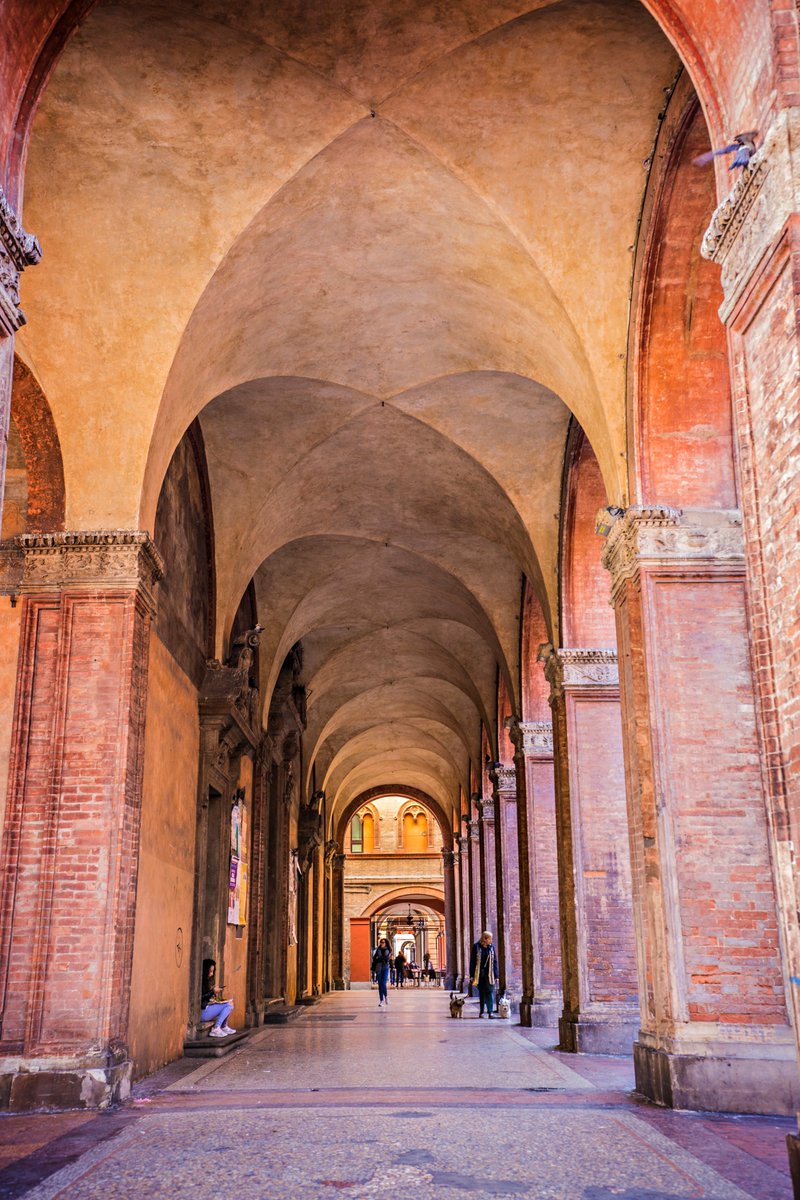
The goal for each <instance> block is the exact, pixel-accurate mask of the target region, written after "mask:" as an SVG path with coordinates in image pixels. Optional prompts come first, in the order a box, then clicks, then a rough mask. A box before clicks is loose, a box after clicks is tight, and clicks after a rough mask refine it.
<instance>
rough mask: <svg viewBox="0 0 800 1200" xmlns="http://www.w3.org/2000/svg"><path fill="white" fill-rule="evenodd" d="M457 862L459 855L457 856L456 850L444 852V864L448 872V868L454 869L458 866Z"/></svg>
mask: <svg viewBox="0 0 800 1200" xmlns="http://www.w3.org/2000/svg"><path fill="white" fill-rule="evenodd" d="M457 860H458V855H457V854H456V852H455V850H443V851H442V863H443V865H444V869H445V870H447V869H448V867H449V868H451V869H452V868H453V867H454V866H455V865H456V862H457Z"/></svg>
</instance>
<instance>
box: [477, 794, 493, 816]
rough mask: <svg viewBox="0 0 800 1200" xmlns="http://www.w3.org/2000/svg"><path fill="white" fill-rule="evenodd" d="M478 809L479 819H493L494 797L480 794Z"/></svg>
mask: <svg viewBox="0 0 800 1200" xmlns="http://www.w3.org/2000/svg"><path fill="white" fill-rule="evenodd" d="M480 810H481V820H482V821H493V820H494V797H493V796H489V797H488V798H487V797H486V796H481V799H480Z"/></svg>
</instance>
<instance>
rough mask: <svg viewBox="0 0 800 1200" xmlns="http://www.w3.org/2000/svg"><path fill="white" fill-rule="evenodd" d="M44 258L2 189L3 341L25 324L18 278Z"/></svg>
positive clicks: (0, 302)
mask: <svg viewBox="0 0 800 1200" xmlns="http://www.w3.org/2000/svg"><path fill="white" fill-rule="evenodd" d="M41 257H42V247H41V246H40V245H39V242H38V241H37V239H36V238H35V237H34V236H33V234H32V233H26V232H25V230H24V229H23V228H22V223H21V221H20V219H19V217H18V216H17V214H16V213H15V212H14V209H13V208H12V207H11V205H10V204H9V202H8V198H7V197H6V194H5V192H4V191H3V189H2V188H0V337H12V336H13V335H14V334H15V333H16V331H17V330H18V329H20V328H21V326H23V325H24V324H25V314H24V312H23V311H22V309H21V308H20V306H19V277H20V275H21V274H22V272H23V271H24V270H25V268H26V267H33V266H35V265H36V263H38V262H39V260H40V259H41Z"/></svg>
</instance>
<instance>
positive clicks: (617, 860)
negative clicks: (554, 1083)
mask: <svg viewBox="0 0 800 1200" xmlns="http://www.w3.org/2000/svg"><path fill="white" fill-rule="evenodd" d="M545 675H546V677H547V679H548V681H549V683H550V704H551V708H552V711H553V743H554V746H553V748H554V762H555V780H556V826H557V836H558V842H557V845H558V867H559V897H560V911H561V940H562V951H561V952H562V978H563V989H564V1010H563V1015H562V1017H561V1020H560V1022H559V1031H560V1041H561V1047H562V1049H564V1050H569V1051H581V1050H585V1051H589V1052H594V1053H601V1054H621V1053H625V1052H627V1051H629V1050H630V1048H631V1046H632V1044H633V1040H634V1037H635V1034H636V1027H637V1017H638V1008H637V1000H636V962H635V953H634V939H633V923H632V914H631V875H630V859H629V852H628V839H627V828H626V813H625V781H624V771H623V756H622V731H621V726H620V709H619V682H618V673H617V656H616V654H615V652H614V651H612V650H600V649H597V650H595V649H563V650H558V651H555V650H552V648H551V650H550V653H549V656H548V657H547V658H546V661H545Z"/></svg>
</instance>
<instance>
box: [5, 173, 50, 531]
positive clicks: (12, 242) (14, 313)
mask: <svg viewBox="0 0 800 1200" xmlns="http://www.w3.org/2000/svg"><path fill="white" fill-rule="evenodd" d="M41 257H42V248H41V246H40V245H39V243H38V241H37V240H36V238H35V237H34V236H33V234H30V233H26V232H25V230H24V229H23V228H22V225H21V224H20V222H19V219H18V217H17V214H16V213H15V212H14V210H13V208H12V207H11V205H10V204H9V202H8V200H7V199H6V196H5V193H4V192H3V189H2V188H0V524H1V523H2V519H3V491H4V487H5V478H6V457H7V450H8V427H9V423H10V420H11V385H12V381H13V375H14V334H15V333H16V332H17V330H18V329H20V328H21V327H22V326H23V325H24V324H25V314H24V313H23V311H22V309H21V308H20V306H19V277H20V275H21V273H22V272H23V271H24V270H25V268H26V267H31V266H35V264H36V263H38V262H39V260H40V259H41Z"/></svg>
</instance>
